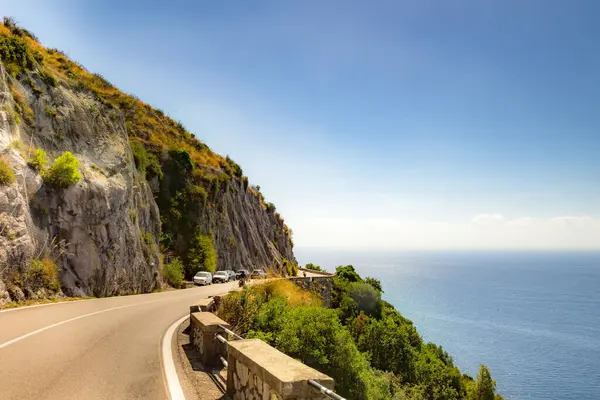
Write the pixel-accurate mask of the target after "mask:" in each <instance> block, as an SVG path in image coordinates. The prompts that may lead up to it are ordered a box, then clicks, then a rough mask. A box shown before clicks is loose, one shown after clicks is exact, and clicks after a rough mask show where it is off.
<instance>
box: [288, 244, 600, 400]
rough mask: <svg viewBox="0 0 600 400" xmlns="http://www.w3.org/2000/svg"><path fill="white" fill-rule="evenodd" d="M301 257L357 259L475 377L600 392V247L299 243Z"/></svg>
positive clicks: (549, 390)
mask: <svg viewBox="0 0 600 400" xmlns="http://www.w3.org/2000/svg"><path fill="white" fill-rule="evenodd" d="M296 256H297V258H298V261H299V262H300V263H301V264H304V263H307V262H312V263H315V264H318V265H321V266H322V267H324V268H326V269H327V270H329V271H333V270H334V269H335V266H336V265H342V264H344V265H345V264H352V265H354V266H355V268H356V269H357V271H358V272H359V273H360V274H361V275H363V276H374V277H376V278H378V279H380V280H381V283H382V286H383V289H384V291H385V294H384V298H385V300H387V301H389V302H390V303H392V304H393V305H394V306H395V307H396V308H397V309H398V310H399V311H400V312H401V313H402V314H403V315H404V316H406V317H407V318H409V319H411V320H412V321H413V322H414V323H415V325H416V327H417V329H418V330H419V332H420V333H421V334H422V335H423V337H424V338H425V340H428V341H431V342H434V343H436V344H440V345H442V346H444V348H445V349H446V350H447V351H448V352H449V353H450V354H451V355H452V356H453V358H454V361H455V363H456V364H457V365H458V367H459V368H460V369H461V370H462V371H463V372H466V373H468V374H470V375H472V376H474V375H475V374H476V373H477V369H478V365H479V364H480V363H483V364H486V365H487V366H488V367H489V368H490V370H491V371H492V375H493V377H494V379H496V381H497V388H498V390H499V392H500V393H501V394H502V395H503V396H504V397H505V398H506V399H532V400H542V399H569V400H570V399H573V400H575V399H578V400H592V399H599V398H600V252H482V251H479V252H458V251H457V252H405V253H385V252H383V253H382V252H378V253H366V252H363V253H359V252H347V251H338V250H326V249H308V248H304V249H303V248H299V249H296Z"/></svg>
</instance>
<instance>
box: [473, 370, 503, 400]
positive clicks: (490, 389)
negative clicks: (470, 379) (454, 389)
mask: <svg viewBox="0 0 600 400" xmlns="http://www.w3.org/2000/svg"><path fill="white" fill-rule="evenodd" d="M467 400H502V396H500V395H499V394H497V393H496V381H495V380H493V379H492V375H491V374H490V371H489V370H488V369H487V367H486V366H485V365H483V364H482V365H480V366H479V372H478V373H477V380H476V381H475V382H474V383H471V384H470V385H469V395H468V396H467Z"/></svg>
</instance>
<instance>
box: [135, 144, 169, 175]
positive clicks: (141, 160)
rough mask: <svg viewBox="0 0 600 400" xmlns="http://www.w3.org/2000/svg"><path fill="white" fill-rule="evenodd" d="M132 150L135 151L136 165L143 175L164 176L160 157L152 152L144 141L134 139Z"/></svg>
mask: <svg viewBox="0 0 600 400" xmlns="http://www.w3.org/2000/svg"><path fill="white" fill-rule="evenodd" d="M131 152H132V153H133V159H134V161H135V166H136V167H137V169H138V171H139V172H140V174H142V176H143V177H146V176H148V177H150V178H151V177H153V176H158V177H159V178H160V179H162V178H163V176H164V174H163V171H162V169H161V167H160V162H159V161H158V157H157V156H156V155H155V154H153V153H150V152H149V151H148V150H147V149H146V147H144V145H143V144H142V143H140V142H137V141H132V142H131Z"/></svg>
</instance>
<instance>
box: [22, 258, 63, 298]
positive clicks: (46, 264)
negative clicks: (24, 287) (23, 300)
mask: <svg viewBox="0 0 600 400" xmlns="http://www.w3.org/2000/svg"><path fill="white" fill-rule="evenodd" d="M24 279H25V281H26V282H27V284H28V286H29V287H31V288H32V289H33V290H38V289H42V288H45V289H50V290H52V291H55V292H56V291H58V290H59V289H60V280H59V278H58V266H57V265H56V264H55V263H54V261H52V260H51V259H50V258H43V259H41V260H37V259H34V260H32V261H31V264H30V265H29V267H28V268H27V270H26V271H25V274H24Z"/></svg>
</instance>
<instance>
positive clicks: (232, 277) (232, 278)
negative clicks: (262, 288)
mask: <svg viewBox="0 0 600 400" xmlns="http://www.w3.org/2000/svg"><path fill="white" fill-rule="evenodd" d="M225 272H227V273H228V274H229V280H230V281H235V280H236V279H237V275H236V274H235V272H234V271H232V270H230V269H228V270H227V271H225Z"/></svg>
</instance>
